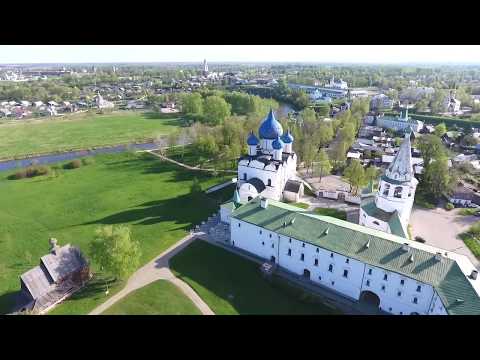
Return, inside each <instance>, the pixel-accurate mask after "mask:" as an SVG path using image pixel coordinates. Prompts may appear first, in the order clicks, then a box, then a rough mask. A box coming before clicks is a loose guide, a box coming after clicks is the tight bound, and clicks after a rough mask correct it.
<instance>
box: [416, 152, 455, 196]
mask: <svg viewBox="0 0 480 360" xmlns="http://www.w3.org/2000/svg"><path fill="white" fill-rule="evenodd" d="M452 180H453V179H452V177H451V176H450V173H449V169H448V158H447V157H446V156H440V157H437V158H435V160H434V161H432V162H431V163H430V164H428V165H427V166H426V167H425V173H424V175H423V185H424V188H425V189H428V191H429V192H430V193H431V194H432V195H433V196H434V197H435V198H437V199H438V198H439V197H440V196H441V195H442V194H443V193H445V192H447V191H448V190H449V189H450V186H451V184H452V183H453V182H452Z"/></svg>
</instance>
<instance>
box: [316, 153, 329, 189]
mask: <svg viewBox="0 0 480 360" xmlns="http://www.w3.org/2000/svg"><path fill="white" fill-rule="evenodd" d="M317 160H318V162H317V163H316V164H315V170H316V171H315V172H317V173H318V176H319V178H320V181H322V177H324V176H325V175H327V174H330V171H332V164H331V163H330V159H329V158H328V154H327V152H326V151H325V150H324V149H322V150H320V152H319V153H318V157H317Z"/></svg>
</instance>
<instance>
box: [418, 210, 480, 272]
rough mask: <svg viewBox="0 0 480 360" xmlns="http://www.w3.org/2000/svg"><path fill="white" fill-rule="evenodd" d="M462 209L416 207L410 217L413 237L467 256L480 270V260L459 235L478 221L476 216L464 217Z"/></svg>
mask: <svg viewBox="0 0 480 360" xmlns="http://www.w3.org/2000/svg"><path fill="white" fill-rule="evenodd" d="M459 211H460V209H454V210H450V211H447V210H445V209H443V208H435V209H424V208H420V207H416V206H415V207H414V208H413V211H412V215H411V216H410V225H411V226H412V236H413V237H415V236H420V237H422V238H424V239H425V240H426V244H427V245H431V246H436V247H439V248H442V249H445V250H448V251H451V252H455V253H458V254H462V255H466V256H468V258H469V259H470V260H471V261H472V263H473V264H474V265H475V267H477V268H479V266H480V262H479V260H478V259H477V258H476V257H475V256H474V255H473V254H472V252H471V251H470V250H469V249H468V247H467V246H466V245H465V243H464V242H463V240H462V239H460V238H459V237H458V235H459V234H460V233H462V232H464V231H466V230H467V229H468V228H469V227H470V226H471V225H472V224H473V223H475V222H476V221H478V217H475V216H462V215H459V214H458V212H459Z"/></svg>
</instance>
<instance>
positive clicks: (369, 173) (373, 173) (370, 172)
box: [365, 165, 380, 183]
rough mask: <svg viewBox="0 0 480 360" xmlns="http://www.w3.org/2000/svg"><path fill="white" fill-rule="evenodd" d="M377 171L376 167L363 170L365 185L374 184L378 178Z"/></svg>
mask: <svg viewBox="0 0 480 360" xmlns="http://www.w3.org/2000/svg"><path fill="white" fill-rule="evenodd" d="M379 172H380V171H379V169H378V168H377V167H376V166H373V165H371V166H369V167H367V168H366V169H365V180H366V182H367V183H369V182H372V183H373V182H374V181H375V180H377V178H378V174H379Z"/></svg>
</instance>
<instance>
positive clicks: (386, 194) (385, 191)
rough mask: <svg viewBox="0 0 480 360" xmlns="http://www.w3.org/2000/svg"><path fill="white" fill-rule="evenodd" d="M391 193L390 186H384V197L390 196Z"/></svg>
mask: <svg viewBox="0 0 480 360" xmlns="http://www.w3.org/2000/svg"><path fill="white" fill-rule="evenodd" d="M389 191H390V184H385V185H384V186H383V195H385V196H388V192H389Z"/></svg>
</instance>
